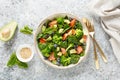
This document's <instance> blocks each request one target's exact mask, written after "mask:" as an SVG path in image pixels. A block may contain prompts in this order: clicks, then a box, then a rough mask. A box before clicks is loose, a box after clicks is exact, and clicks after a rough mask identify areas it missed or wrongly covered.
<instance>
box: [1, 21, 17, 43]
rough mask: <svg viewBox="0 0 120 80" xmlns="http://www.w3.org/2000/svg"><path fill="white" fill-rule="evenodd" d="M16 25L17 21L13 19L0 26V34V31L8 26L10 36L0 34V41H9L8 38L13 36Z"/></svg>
mask: <svg viewBox="0 0 120 80" xmlns="http://www.w3.org/2000/svg"><path fill="white" fill-rule="evenodd" d="M17 27H18V24H17V22H15V21H11V22H9V23H8V24H6V25H4V26H3V27H1V28H0V34H1V33H2V31H3V30H4V29H6V28H10V30H11V32H10V36H9V37H8V38H3V37H2V36H0V40H2V41H5V42H6V41H9V40H10V39H12V37H13V36H14V34H15V31H16V29H17Z"/></svg>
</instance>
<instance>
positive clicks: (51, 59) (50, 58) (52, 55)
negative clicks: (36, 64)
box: [48, 52, 55, 61]
mask: <svg viewBox="0 0 120 80" xmlns="http://www.w3.org/2000/svg"><path fill="white" fill-rule="evenodd" d="M48 60H49V61H53V60H55V56H54V52H52V53H51V54H50V56H49V58H48Z"/></svg>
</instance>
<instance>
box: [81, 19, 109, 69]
mask: <svg viewBox="0 0 120 80" xmlns="http://www.w3.org/2000/svg"><path fill="white" fill-rule="evenodd" d="M82 21H83V23H84V24H85V25H86V27H87V28H88V31H89V35H90V37H91V39H92V41H93V47H94V59H95V65H96V69H99V61H98V56H97V52H96V47H97V48H98V50H99V52H100V55H101V57H102V59H103V61H104V62H105V63H106V62H107V58H106V56H105V55H104V52H103V51H102V49H101V48H100V46H99V44H98V43H97V41H96V40H95V38H94V34H95V30H94V26H93V24H92V23H91V22H90V21H89V20H88V19H87V18H83V19H82Z"/></svg>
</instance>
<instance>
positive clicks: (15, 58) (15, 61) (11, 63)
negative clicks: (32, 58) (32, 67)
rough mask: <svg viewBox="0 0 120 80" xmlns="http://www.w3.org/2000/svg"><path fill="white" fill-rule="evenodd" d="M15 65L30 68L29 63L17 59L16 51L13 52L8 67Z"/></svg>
mask: <svg viewBox="0 0 120 80" xmlns="http://www.w3.org/2000/svg"><path fill="white" fill-rule="evenodd" d="M14 65H18V66H19V67H20V68H28V64H27V63H24V62H21V61H19V60H18V59H17V57H16V54H15V52H13V53H12V55H11V56H10V59H9V61H8V63H7V66H8V67H12V66H14Z"/></svg>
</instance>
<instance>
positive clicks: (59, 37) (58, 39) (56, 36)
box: [53, 35, 62, 44]
mask: <svg viewBox="0 0 120 80" xmlns="http://www.w3.org/2000/svg"><path fill="white" fill-rule="evenodd" d="M61 40H62V36H59V35H54V36H53V42H54V43H56V44H58V43H59V42H60V41H61Z"/></svg>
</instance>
